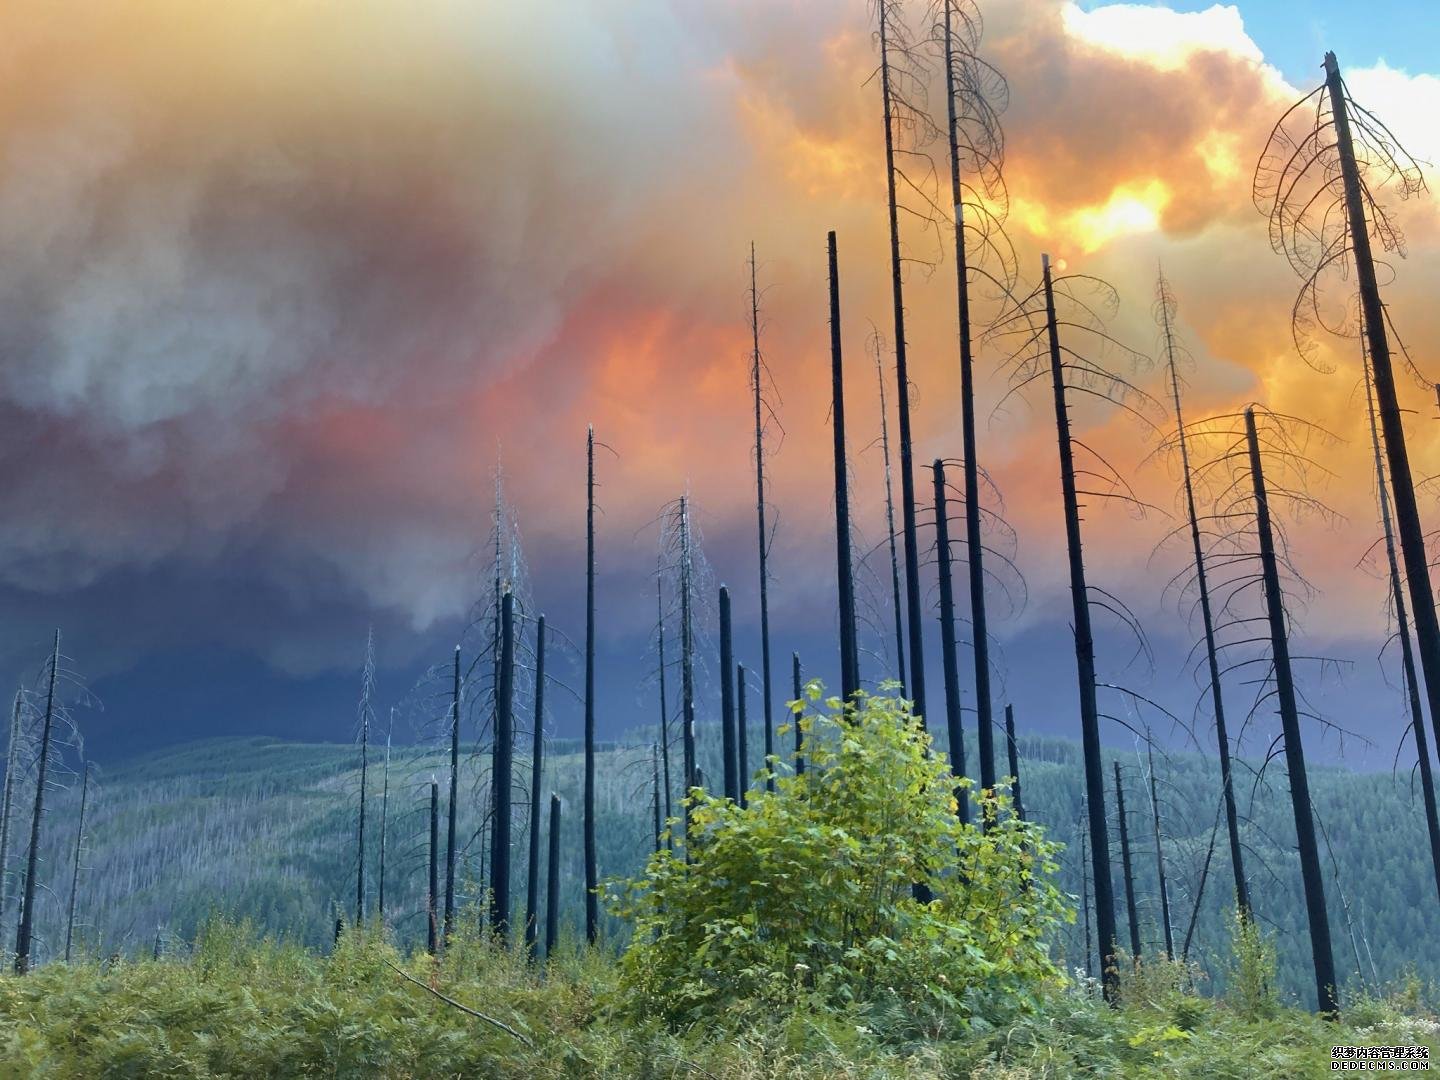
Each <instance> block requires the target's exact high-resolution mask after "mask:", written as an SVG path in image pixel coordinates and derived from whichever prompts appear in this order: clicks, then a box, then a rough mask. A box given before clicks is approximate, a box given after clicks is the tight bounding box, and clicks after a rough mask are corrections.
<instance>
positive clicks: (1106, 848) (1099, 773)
mask: <svg viewBox="0 0 1440 1080" xmlns="http://www.w3.org/2000/svg"><path fill="white" fill-rule="evenodd" d="M1042 259H1043V272H1044V279H1045V280H1044V284H1045V319H1046V323H1047V325H1048V329H1049V343H1050V379H1051V383H1052V386H1053V389H1054V394H1055V429H1056V435H1057V438H1058V442H1059V447H1060V490H1061V494H1062V495H1063V497H1064V502H1065V540H1066V546H1067V548H1068V551H1069V556H1070V601H1071V606H1072V608H1073V610H1074V615H1075V661H1076V666H1077V668H1078V672H1079V687H1080V732H1081V736H1082V743H1083V747H1084V753H1085V796H1086V801H1087V805H1088V811H1089V815H1090V861H1091V864H1092V865H1091V868H1090V869H1091V873H1092V874H1093V875H1094V879H1095V930H1096V934H1097V940H1098V942H1099V953H1100V977H1101V979H1102V981H1103V983H1104V987H1105V998H1106V1000H1107V1001H1110V1002H1112V1003H1113V1002H1114V1001H1115V995H1116V992H1117V991H1118V989H1119V985H1118V982H1117V979H1116V971H1115V962H1114V960H1115V898H1114V886H1113V884H1112V882H1111V878H1110V830H1109V827H1108V825H1107V823H1106V821H1105V771H1104V764H1103V763H1102V761H1101V758H1100V710H1099V706H1098V704H1097V702H1096V697H1095V638H1094V635H1093V634H1092V633H1091V630H1090V596H1089V593H1088V591H1087V586H1086V584H1085V556H1084V553H1083V550H1082V547H1081V540H1080V504H1079V496H1078V495H1077V494H1076V490H1075V458H1074V447H1073V446H1072V443H1071V437H1070V410H1069V406H1068V405H1067V403H1066V401H1065V371H1064V368H1063V366H1062V364H1061V359H1060V336H1059V331H1058V330H1057V328H1056V318H1055V291H1054V288H1053V285H1052V283H1051V280H1050V257H1049V256H1048V255H1046V256H1042Z"/></svg>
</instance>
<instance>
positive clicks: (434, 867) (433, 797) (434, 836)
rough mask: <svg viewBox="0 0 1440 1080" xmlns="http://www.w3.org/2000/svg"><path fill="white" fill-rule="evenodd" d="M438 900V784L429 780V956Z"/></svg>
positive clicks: (435, 934)
mask: <svg viewBox="0 0 1440 1080" xmlns="http://www.w3.org/2000/svg"><path fill="white" fill-rule="evenodd" d="M439 900H440V785H439V783H437V782H436V781H434V780H431V781H430V881H429V892H428V893H427V894H426V903H425V911H426V916H427V917H426V933H425V951H426V952H428V953H429V954H430V955H431V956H434V955H435V951H436V949H438V948H439V944H440V943H439V941H438V940H437V939H438V937H439V933H438V931H439V926H437V925H436V924H437V923H438V921H439V920H438V919H437V918H436V916H437V914H438V912H439Z"/></svg>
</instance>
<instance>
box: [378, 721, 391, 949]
mask: <svg viewBox="0 0 1440 1080" xmlns="http://www.w3.org/2000/svg"><path fill="white" fill-rule="evenodd" d="M394 733H395V709H394V706H391V709H390V722H389V723H388V724H387V725H386V726H385V764H384V766H383V768H382V770H381V774H380V775H381V781H380V865H379V867H378V868H377V869H378V870H379V874H378V877H379V881H378V882H377V883H376V884H377V886H378V889H377V891H376V896H375V910H376V912H377V913H378V914H379V916H380V922H381V925H382V926H383V925H384V922H385V852H386V848H387V847H388V844H389V838H390V738H391V736H392V735H394Z"/></svg>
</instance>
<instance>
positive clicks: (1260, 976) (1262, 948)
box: [1226, 909, 1279, 1020]
mask: <svg viewBox="0 0 1440 1080" xmlns="http://www.w3.org/2000/svg"><path fill="white" fill-rule="evenodd" d="M1231 918H1232V920H1233V922H1232V923H1231V947H1230V978H1229V990H1228V991H1227V993H1226V998H1227V1000H1228V1001H1229V1002H1230V1005H1231V1007H1232V1008H1234V1009H1235V1010H1236V1011H1237V1012H1239V1013H1240V1015H1241V1016H1244V1017H1247V1018H1249V1019H1252V1020H1259V1019H1263V1018H1265V1017H1268V1016H1273V1015H1274V1014H1275V1010H1276V1008H1277V1007H1278V1006H1279V1000H1278V999H1277V997H1276V996H1275V944H1274V942H1272V941H1271V940H1270V939H1269V938H1268V937H1267V936H1266V935H1265V933H1264V931H1262V930H1261V929H1260V927H1259V926H1258V925H1257V924H1256V922H1255V920H1254V919H1253V918H1250V919H1246V918H1242V917H1241V915H1240V912H1239V909H1236V911H1235V914H1234V915H1233V916H1232V917H1231Z"/></svg>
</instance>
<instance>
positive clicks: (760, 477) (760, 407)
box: [661, 243, 775, 817]
mask: <svg viewBox="0 0 1440 1080" xmlns="http://www.w3.org/2000/svg"><path fill="white" fill-rule="evenodd" d="M750 335H751V344H752V350H751V354H750V388H751V391H752V392H753V394H754V399H755V529H756V533H757V535H758V537H759V552H760V712H761V718H762V719H763V720H764V723H765V761H766V765H767V767H768V765H769V762H770V758H771V757H772V756H773V755H774V753H775V720H774V715H773V714H772V713H771V711H770V698H771V696H772V691H771V683H770V541H771V536H770V533H769V531H768V530H767V529H766V525H765V431H766V427H767V423H766V421H767V418H768V419H770V420H773V419H774V412H773V410H771V409H769V407H768V405H767V403H766V401H765V395H764V392H763V391H764V379H765V376H766V374H767V368H766V366H765V361H764V358H763V356H762V355H761V352H760V290H759V286H758V284H757V283H756V267H755V245H754V244H753V243H752V244H751V245H750ZM661 667H662V670H663V667H664V664H663V661H662V664H661ZM661 696H662V698H663V696H664V695H663V693H662V695H661ZM765 786H766V788H767V789H768V790H770V791H774V790H775V780H774V778H773V777H770V778H769V779H767V780H766V781H765ZM666 792H667V798H668V792H669V786H668V783H667V786H666ZM666 816H667V817H668V816H669V812H668V808H667V811H666Z"/></svg>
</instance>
